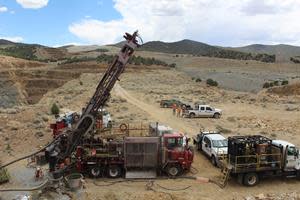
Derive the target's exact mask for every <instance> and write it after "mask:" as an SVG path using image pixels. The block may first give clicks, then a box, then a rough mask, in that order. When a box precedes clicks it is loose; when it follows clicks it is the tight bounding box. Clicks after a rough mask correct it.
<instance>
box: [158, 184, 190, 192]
mask: <svg viewBox="0 0 300 200" xmlns="http://www.w3.org/2000/svg"><path fill="white" fill-rule="evenodd" d="M155 184H156V185H157V186H158V187H160V188H162V189H164V190H169V191H182V190H187V189H189V188H190V187H192V186H191V185H189V186H187V187H184V188H176V189H175V188H167V187H165V186H161V185H159V184H158V183H155Z"/></svg>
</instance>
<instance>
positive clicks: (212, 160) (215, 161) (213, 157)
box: [211, 156, 218, 166]
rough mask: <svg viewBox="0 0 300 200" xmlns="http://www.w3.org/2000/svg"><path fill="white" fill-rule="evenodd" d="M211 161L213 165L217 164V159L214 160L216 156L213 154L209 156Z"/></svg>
mask: <svg viewBox="0 0 300 200" xmlns="http://www.w3.org/2000/svg"><path fill="white" fill-rule="evenodd" d="M211 163H212V164H213V166H217V164H218V163H217V160H216V157H215V156H212V157H211Z"/></svg>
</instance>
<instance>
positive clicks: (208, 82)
mask: <svg viewBox="0 0 300 200" xmlns="http://www.w3.org/2000/svg"><path fill="white" fill-rule="evenodd" d="M206 84H207V85H210V86H214V87H216V86H218V85H219V84H218V82H217V81H214V80H212V79H211V78H209V79H207V80H206Z"/></svg>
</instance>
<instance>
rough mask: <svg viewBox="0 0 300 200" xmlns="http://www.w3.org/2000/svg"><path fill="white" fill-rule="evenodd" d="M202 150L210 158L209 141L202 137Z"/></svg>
mask: <svg viewBox="0 0 300 200" xmlns="http://www.w3.org/2000/svg"><path fill="white" fill-rule="evenodd" d="M202 149H203V151H204V152H205V153H206V154H207V155H208V156H211V141H210V139H208V138H207V137H206V136H204V138H203V141H202Z"/></svg>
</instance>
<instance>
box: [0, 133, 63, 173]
mask: <svg viewBox="0 0 300 200" xmlns="http://www.w3.org/2000/svg"><path fill="white" fill-rule="evenodd" d="M60 136H61V135H59V136H58V137H57V138H55V139H54V140H52V142H50V143H49V144H48V145H46V146H44V147H43V148H42V149H40V150H38V151H36V152H34V153H31V154H29V155H27V156H23V157H21V158H18V159H16V160H13V161H11V162H9V163H6V164H4V165H2V166H0V169H2V168H4V167H7V166H9V165H11V164H14V163H16V162H19V161H20V160H24V159H26V158H30V157H32V156H34V155H36V154H38V153H40V152H42V151H44V150H45V149H46V148H47V147H49V146H50V145H52V144H53V143H54V142H56V141H57V140H58V138H59V137H60Z"/></svg>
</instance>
